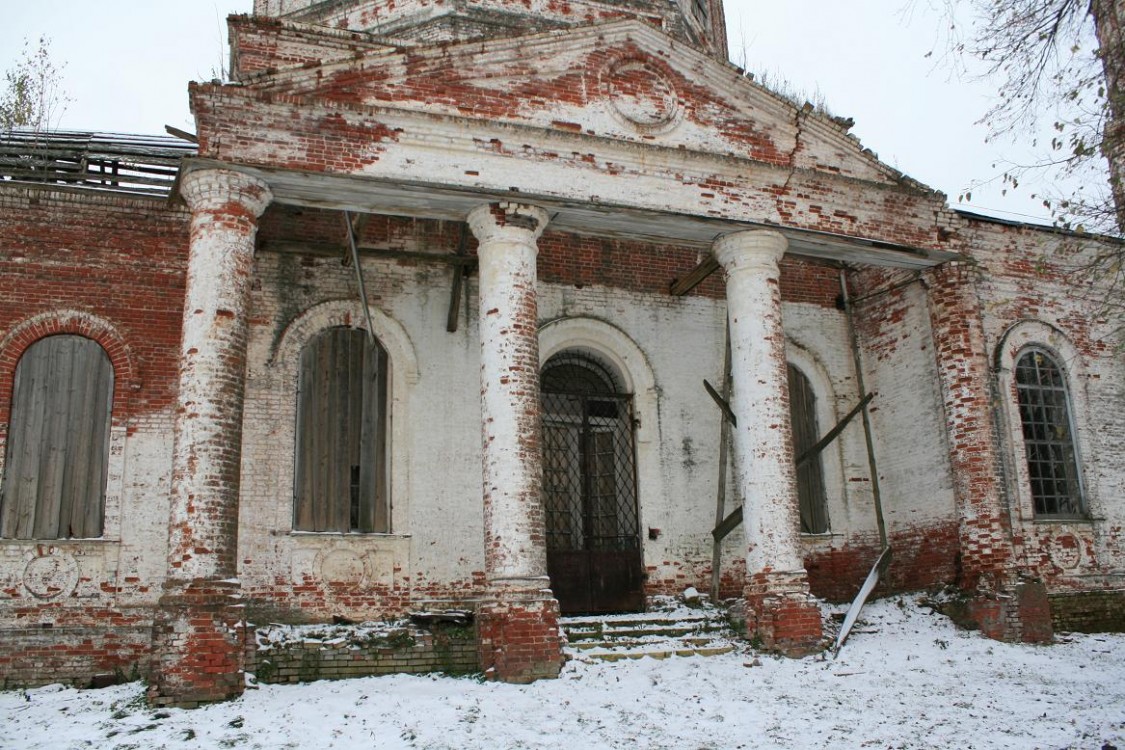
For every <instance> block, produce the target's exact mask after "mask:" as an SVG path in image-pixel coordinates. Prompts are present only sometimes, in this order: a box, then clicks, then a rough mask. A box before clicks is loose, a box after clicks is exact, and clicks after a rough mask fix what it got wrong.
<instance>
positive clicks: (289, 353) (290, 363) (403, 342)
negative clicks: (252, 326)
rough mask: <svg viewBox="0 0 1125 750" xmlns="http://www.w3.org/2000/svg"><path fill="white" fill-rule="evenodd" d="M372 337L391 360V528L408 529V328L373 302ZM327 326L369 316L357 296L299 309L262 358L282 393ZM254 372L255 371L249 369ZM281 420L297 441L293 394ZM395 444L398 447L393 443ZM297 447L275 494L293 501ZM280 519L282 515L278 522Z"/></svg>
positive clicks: (414, 368) (293, 388) (411, 363)
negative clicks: (269, 353)
mask: <svg viewBox="0 0 1125 750" xmlns="http://www.w3.org/2000/svg"><path fill="white" fill-rule="evenodd" d="M368 310H369V311H370V314H371V328H372V330H373V331H374V332H375V338H377V339H378V340H379V344H380V345H381V346H382V347H383V349H384V350H385V351H386V352H387V359H388V361H389V368H388V369H389V372H388V390H387V402H388V405H389V419H390V424H389V428H388V435H389V440H388V442H389V443H390V446H389V454H390V500H391V525H390V528H391V533H393V534H400V533H406V530H405V525H406V521H407V519H408V518H409V517H410V515H409V500H410V498H409V487H410V472H411V464H410V454H411V451H410V450H409V444H410V396H411V393H412V392H413V389H414V386H415V385H417V383H418V381H419V379H420V374H419V370H418V359H417V356H416V354H415V350H414V345H413V343H412V342H411V340H410V336H409V335H408V334H407V332H406V329H405V328H404V327H403V326H402V324H401V323H399V322H398V321H397V320H395V319H394V318H392V317H390V316H389V315H387V314H386V313H384V312H383V311H381V310H379V309H378V308H375V307H370V306H369V308H368ZM330 328H358V329H362V330H366V329H367V318H366V315H365V313H364V310H363V306H362V305H361V304H360V303H359V301H358V300H355V301H353V300H330V301H327V302H322V303H320V304H317V305H314V306H313V307H310V308H309V309H307V310H305V311H304V312H303V313H301V314H299V315H298V316H297V317H296V318H294V319H293V321H292V322H291V323H290V324H289V325H288V326H286V328H285V331H284V332H283V333H282V335H281V337H280V339H278V341H277V344H276V347H275V348H274V352H273V356H271V357H270V359H269V361H268V362H267V363H266V372H265V373H263V374H264V375H265V376H266V377H269V378H272V379H273V380H274V382H275V384H276V387H278V388H279V389H280V390H281V391H282V392H285V393H292V394H294V396H295V395H296V393H297V380H298V376H299V372H300V366H301V352H302V350H303V349H304V347H305V345H306V344H308V343H309V342H311V341H312V340H313V339H314V338H316V337H317V336H318V335H319V334H321V333H323V332H324V331H326V330H328V329H330ZM251 377H254V373H251ZM283 417H284V420H285V423H286V424H287V425H289V427H288V430H289V431H290V434H291V435H292V437H291V438H290V442H291V445H293V446H295V445H296V421H297V399H296V398H292V399H290V400H289V401H288V402H287V403H286V405H285V411H284V412H283ZM396 447H397V448H396ZM294 460H295V450H294V451H286V452H285V453H284V457H283V458H282V459H281V461H282V463H280V464H279V465H278V468H279V472H280V473H279V477H280V481H279V485H278V497H282V498H286V500H287V501H288V502H289V503H291V502H292V500H291V499H292V497H293V492H294V478H295V471H294V470H295V468H296V467H295V465H294ZM279 510H284V511H286V512H285V514H279V516H278V519H279V525H285V524H288V523H290V522H291V521H290V520H289V519H290V516H289V515H288V511H289V507H288V503H287V506H286V508H285V509H279ZM282 518H284V519H286V520H284V521H282V520H281V519H282Z"/></svg>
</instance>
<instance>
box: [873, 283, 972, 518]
mask: <svg viewBox="0 0 1125 750" xmlns="http://www.w3.org/2000/svg"><path fill="white" fill-rule="evenodd" d="M892 294H898V295H901V299H899V300H898V302H897V303H894V304H895V306H896V309H897V310H898V311H899V312H900V314H901V318H900V319H897V320H895V321H894V322H891V323H886V322H884V323H883V328H882V331H881V334H880V336H879V337H878V339H876V340H872V339H871V338H870V337H868V338H863V337H861V341H860V343H861V348H862V357H863V367H864V381H865V382H864V385H865V386H866V387H867V390H868V391H873V392H874V393H875V394H876V395H875V398H874V400H873V401H872V402H871V425H872V432H873V434H874V450H875V458H876V462H877V465H878V470H879V481H880V485H879V486H880V491H881V494H882V504H883V512H884V516H885V519H886V523H887V532H888V534H894V533H895V532H896V531H901V530H905V529H910V528H917V527H926V526H931V525H933V524H935V523H938V522H942V521H944V522H953V521H954V520H955V519H956V518H957V513H956V497H955V494H954V490H953V482H952V469H951V468H950V463H949V441H948V438H947V437H946V433H945V418H944V415H943V411H942V402H941V392H940V388H939V386H938V380H937V368H936V363H935V359H934V352H933V333H932V329H931V326H930V318H929V307H928V305H927V301H926V296H925V290H924V289H923V288H922V287H921V285H920V284H913V285H910V286H907V287H905V288H904V289H902V290H901V291H899V292H895V293H892ZM885 302H886V300H885V299H882V300H881V299H878V298H876V299H875V300H872V302H871V303H860V305H859V306H858V308H857V312H856V317H857V319H862V318H863V317H864V316H865V315H871V314H873V312H874V310H873V306H875V305H878V304H882V303H885ZM896 317H897V316H896ZM860 439H862V436H861V437H860ZM863 475H864V476H866V475H867V472H866V471H865V472H863Z"/></svg>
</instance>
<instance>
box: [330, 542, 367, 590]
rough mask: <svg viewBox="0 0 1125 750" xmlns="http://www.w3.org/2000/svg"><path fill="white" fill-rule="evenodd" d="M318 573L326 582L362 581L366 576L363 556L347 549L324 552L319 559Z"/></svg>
mask: <svg viewBox="0 0 1125 750" xmlns="http://www.w3.org/2000/svg"><path fill="white" fill-rule="evenodd" d="M320 575H321V576H323V578H324V580H325V581H327V582H328V583H362V582H363V579H364V578H366V576H367V570H366V568H365V566H364V564H363V558H362V557H360V556H359V555H357V554H356V553H354V552H350V551H348V550H342V549H336V550H332V551H330V552H326V553H325V554H324V557H323V558H322V559H321V561H320Z"/></svg>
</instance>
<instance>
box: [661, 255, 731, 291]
mask: <svg viewBox="0 0 1125 750" xmlns="http://www.w3.org/2000/svg"><path fill="white" fill-rule="evenodd" d="M717 270H719V261H717V260H716V259H715V256H714V255H708V256H707V257H706V258H704V259H703V261H702V262H701V263H700V264H699V265H698V266H696V267H695V268H694V269H692V270H691V271H690V272H689V273H688V274H687V275H686V276H684V277H683V278H680V279H676V280H675V281H673V282H672V284H671V286H669V288H668V293H669V294H671V295H672V296H673V297H682V296H683V295H685V294H687V293H688V292H690V291H691V290H692V289H695V288H696V287H697V286H699V285H700V284H702V283H703V282H704V281H706V280H707V277H708V276H710V275H711V274H713V273H715V271H717Z"/></svg>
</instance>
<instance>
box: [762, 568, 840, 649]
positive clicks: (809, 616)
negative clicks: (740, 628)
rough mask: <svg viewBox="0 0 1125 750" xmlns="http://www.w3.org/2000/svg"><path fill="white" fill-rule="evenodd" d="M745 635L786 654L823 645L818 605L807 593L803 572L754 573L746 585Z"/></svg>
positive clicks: (806, 579) (765, 646) (807, 584)
mask: <svg viewBox="0 0 1125 750" xmlns="http://www.w3.org/2000/svg"><path fill="white" fill-rule="evenodd" d="M744 595H745V598H746V636H747V637H748V638H750V639H751V640H756V641H759V642H760V643H761V644H762V646H763V647H764V648H767V649H770V650H771V651H778V652H780V653H782V654H784V655H785V656H794V657H798V656H805V655H806V654H810V653H813V652H816V651H820V650H821V649H822V648H823V645H824V644H823V642H822V640H823V637H824V630H823V627H822V624H821V619H820V607H819V606H817V604H816V602H815V600H813V598H812V597H811V596H810V594H809V583H808V578H807V576H806V574H805V572H804V571H803V570H802V571H799V572H796V573H773V572H770V573H757V574H755V575H753V576H751V578H750V582H749V583H748V584H747V585H746V589H745V594H744Z"/></svg>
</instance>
